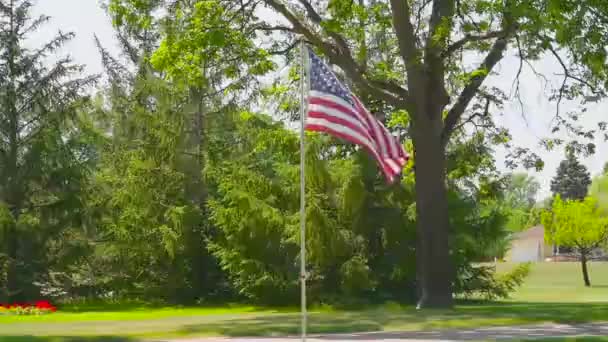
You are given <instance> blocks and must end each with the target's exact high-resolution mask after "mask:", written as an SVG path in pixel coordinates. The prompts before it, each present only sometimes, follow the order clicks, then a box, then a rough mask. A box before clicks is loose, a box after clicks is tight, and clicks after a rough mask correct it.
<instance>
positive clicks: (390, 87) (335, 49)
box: [264, 0, 408, 107]
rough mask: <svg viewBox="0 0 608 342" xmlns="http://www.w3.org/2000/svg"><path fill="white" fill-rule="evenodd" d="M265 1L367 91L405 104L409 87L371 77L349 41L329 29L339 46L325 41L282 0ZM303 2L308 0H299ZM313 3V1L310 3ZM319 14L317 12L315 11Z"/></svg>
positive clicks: (396, 103)
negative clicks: (360, 63) (360, 62)
mask: <svg viewBox="0 0 608 342" xmlns="http://www.w3.org/2000/svg"><path fill="white" fill-rule="evenodd" d="M264 1H265V3H266V4H268V5H269V6H270V7H272V8H273V9H274V10H275V11H277V12H278V13H280V14H281V15H283V16H284V17H285V19H287V20H288V21H289V22H290V23H291V25H292V26H293V31H294V32H296V33H299V34H301V35H303V36H304V38H305V39H306V40H308V41H309V42H310V43H311V44H313V45H314V46H316V47H318V48H319V49H321V50H322V51H323V53H324V54H325V55H326V56H327V57H328V58H329V61H330V62H331V63H332V64H335V65H338V66H339V67H340V68H341V69H342V70H343V71H344V72H345V73H346V75H347V76H348V77H349V78H350V79H352V80H353V81H354V82H355V83H357V85H359V86H360V87H361V88H362V89H363V90H364V91H367V92H368V93H369V94H371V95H373V96H375V97H377V98H379V99H382V100H384V101H386V102H388V103H390V104H392V105H394V106H398V107H402V106H403V105H404V103H405V101H406V98H407V96H408V92H407V90H405V89H403V88H402V87H400V86H399V85H398V84H396V83H393V82H390V81H380V80H375V79H371V80H370V79H368V78H367V77H366V76H365V73H364V72H363V69H362V67H361V66H360V65H359V64H358V63H357V62H356V61H355V60H354V58H353V56H352V54H351V53H350V50H349V49H348V45H347V44H346V40H345V39H344V38H343V37H342V36H340V35H339V34H337V33H335V32H327V34H328V35H329V36H330V37H332V38H333V40H334V41H335V42H336V44H337V45H338V46H336V45H334V44H332V43H329V42H327V41H325V40H324V39H323V38H321V37H320V36H319V35H317V34H316V33H314V32H313V31H312V30H310V29H309V28H308V27H307V26H306V25H305V24H304V23H303V22H302V21H300V19H298V18H297V17H296V15H295V14H293V13H292V12H291V11H290V10H289V9H288V8H287V6H286V5H285V4H284V3H283V2H282V1H280V0H264ZM299 1H300V2H302V1H304V2H306V1H305V0H299ZM309 5H310V4H309ZM315 13H316V12H315Z"/></svg>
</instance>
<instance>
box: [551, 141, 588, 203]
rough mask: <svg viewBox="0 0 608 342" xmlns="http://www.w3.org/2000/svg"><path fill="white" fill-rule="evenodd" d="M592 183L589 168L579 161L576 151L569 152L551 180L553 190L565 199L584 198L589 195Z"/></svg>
mask: <svg viewBox="0 0 608 342" xmlns="http://www.w3.org/2000/svg"><path fill="white" fill-rule="evenodd" d="M590 184H591V177H590V175H589V171H587V168H586V167H585V166H584V165H582V164H581V163H580V162H579V161H578V159H577V158H576V155H575V154H574V153H572V152H568V153H567V155H566V159H564V160H563V161H562V162H560V164H559V166H558V168H557V173H556V174H555V177H553V179H552V180H551V191H552V192H553V194H554V195H559V196H561V197H562V198H563V199H564V200H568V199H576V200H582V199H583V198H585V196H587V190H588V188H589V185H590Z"/></svg>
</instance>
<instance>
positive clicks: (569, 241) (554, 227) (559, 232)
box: [542, 196, 608, 286]
mask: <svg viewBox="0 0 608 342" xmlns="http://www.w3.org/2000/svg"><path fill="white" fill-rule="evenodd" d="M542 223H543V226H544V227H545V237H546V239H547V241H548V242H550V243H554V244H557V245H559V246H565V247H570V248H574V249H575V251H576V252H577V253H578V254H579V255H580V257H581V263H582V268H583V269H582V271H583V277H584V280H585V285H586V286H590V281H589V276H588V274H587V265H586V263H587V260H589V258H590V256H591V253H592V252H593V250H594V249H596V248H599V247H602V246H603V245H604V244H605V243H606V242H607V241H608V218H607V217H606V216H604V215H603V214H602V212H601V211H600V209H599V208H598V206H597V201H596V200H595V199H593V198H592V197H586V198H585V199H584V200H582V201H577V200H566V201H563V200H562V199H561V198H560V196H557V198H556V199H555V201H554V202H553V207H552V208H551V211H546V212H545V213H543V216H542Z"/></svg>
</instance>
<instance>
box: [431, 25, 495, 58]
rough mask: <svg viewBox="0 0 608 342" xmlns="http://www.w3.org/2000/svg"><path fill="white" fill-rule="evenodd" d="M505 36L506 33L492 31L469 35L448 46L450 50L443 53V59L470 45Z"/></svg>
mask: <svg viewBox="0 0 608 342" xmlns="http://www.w3.org/2000/svg"><path fill="white" fill-rule="evenodd" d="M504 34H505V31H491V32H488V33H486V34H482V35H471V34H467V35H465V36H464V38H462V39H460V40H458V41H456V42H454V43H453V44H452V45H450V46H448V48H447V49H446V50H445V51H444V52H443V54H442V57H444V58H445V57H448V56H449V55H451V54H453V53H454V52H455V51H457V50H459V49H461V48H462V47H464V46H465V45H466V44H468V43H472V42H480V41H484V40H488V39H493V38H498V37H501V36H503V35H504Z"/></svg>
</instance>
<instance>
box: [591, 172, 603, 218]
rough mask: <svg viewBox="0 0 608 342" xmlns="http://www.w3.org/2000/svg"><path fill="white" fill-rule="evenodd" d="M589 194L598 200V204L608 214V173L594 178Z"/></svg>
mask: <svg viewBox="0 0 608 342" xmlns="http://www.w3.org/2000/svg"><path fill="white" fill-rule="evenodd" d="M589 196H590V197H593V198H594V199H595V200H596V201H597V205H598V207H599V209H600V210H601V212H602V213H603V214H604V215H608V175H607V174H604V175H602V176H597V177H594V178H593V181H592V182H591V185H590V186H589Z"/></svg>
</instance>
